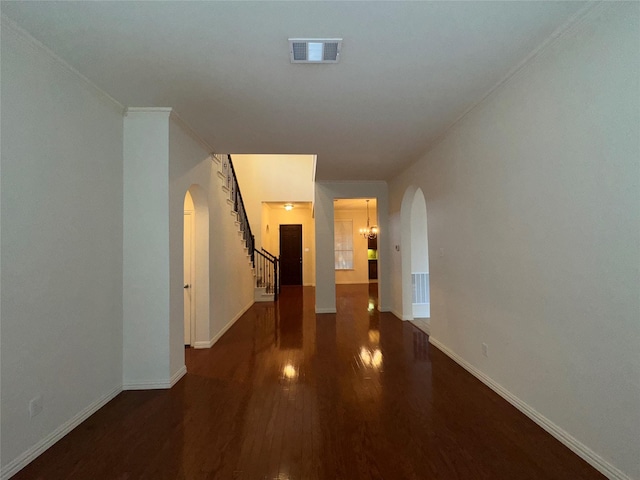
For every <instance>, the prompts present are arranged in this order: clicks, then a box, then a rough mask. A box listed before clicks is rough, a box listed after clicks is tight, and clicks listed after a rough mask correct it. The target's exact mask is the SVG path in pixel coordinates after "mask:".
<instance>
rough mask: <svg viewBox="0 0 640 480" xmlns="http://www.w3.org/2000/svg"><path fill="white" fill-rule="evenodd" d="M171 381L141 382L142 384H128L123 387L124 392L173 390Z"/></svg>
mask: <svg viewBox="0 0 640 480" xmlns="http://www.w3.org/2000/svg"><path fill="white" fill-rule="evenodd" d="M171 387H172V385H171V379H168V380H157V381H147V380H145V381H140V382H127V383H125V384H123V385H122V389H123V390H163V389H165V390H166V389H168V388H171Z"/></svg>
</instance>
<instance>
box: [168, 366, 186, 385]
mask: <svg viewBox="0 0 640 480" xmlns="http://www.w3.org/2000/svg"><path fill="white" fill-rule="evenodd" d="M186 374H187V366H186V365H182V366H181V367H180V368H179V369H178V371H177V372H176V373H174V374H173V375H171V380H170V381H169V383H170V384H171V386H172V387H173V386H174V385H175V384H176V383H178V381H179V380H180V379H181V378H182V377H184V376H185V375H186Z"/></svg>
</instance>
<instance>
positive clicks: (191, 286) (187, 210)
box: [183, 191, 196, 346]
mask: <svg viewBox="0 0 640 480" xmlns="http://www.w3.org/2000/svg"><path fill="white" fill-rule="evenodd" d="M194 217H195V206H194V205H193V198H192V197H191V194H190V193H189V192H188V191H187V193H186V194H185V196H184V231H183V248H184V255H183V260H184V261H183V268H184V270H183V271H184V282H183V283H184V286H183V290H184V344H185V345H188V346H193V343H194V338H193V337H194V334H195V330H196V329H195V320H196V315H195V313H196V312H195V281H194V277H195V275H194V274H195V252H194V250H195V245H194V243H195V221H194Z"/></svg>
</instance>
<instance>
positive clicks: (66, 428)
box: [0, 386, 122, 480]
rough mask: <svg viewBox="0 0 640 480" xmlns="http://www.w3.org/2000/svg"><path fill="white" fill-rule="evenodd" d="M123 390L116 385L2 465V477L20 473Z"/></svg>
mask: <svg viewBox="0 0 640 480" xmlns="http://www.w3.org/2000/svg"><path fill="white" fill-rule="evenodd" d="M121 391H122V388H121V387H119V386H118V387H116V388H114V389H113V390H111V391H110V392H109V393H107V394H105V395H103V396H102V397H100V398H99V399H98V400H96V401H95V402H93V403H92V404H90V405H88V406H87V407H85V408H84V409H82V410H81V411H80V412H78V413H77V414H76V415H74V416H73V417H71V418H70V419H69V420H67V421H66V422H65V423H63V424H62V425H60V426H59V427H58V428H56V429H55V430H54V431H53V432H51V433H50V434H49V435H47V436H46V437H44V438H43V439H42V440H40V441H39V442H38V443H36V444H35V445H34V446H32V447H31V448H29V449H28V450H27V451H25V452H24V453H22V454H21V455H19V456H18V457H16V458H15V459H13V460H12V461H10V462H9V463H7V464H6V465H5V466H4V467H2V471H1V472H0V479H2V480H6V479H8V478H11V477H12V476H13V475H15V474H16V473H18V472H19V471H20V470H22V469H23V468H24V467H26V466H27V465H28V464H29V463H31V462H32V461H33V460H35V459H36V457H38V456H39V455H40V454H42V453H43V452H44V451H45V450H47V449H48V448H49V447H51V446H52V445H53V444H54V443H56V442H57V441H58V440H60V439H61V438H62V437H64V436H65V435H66V434H67V433H69V432H70V431H71V430H73V429H74V428H76V427H77V426H78V425H80V424H81V423H82V422H84V421H85V420H86V419H87V418H89V417H90V416H91V415H93V414H94V413H96V412H97V411H98V410H100V409H101V408H102V407H104V406H105V405H106V404H107V403H108V402H109V401H111V400H113V398H115V397H116V395H118V394H119V393H120V392H121Z"/></svg>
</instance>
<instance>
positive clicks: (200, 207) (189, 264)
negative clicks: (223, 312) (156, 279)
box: [183, 185, 210, 348]
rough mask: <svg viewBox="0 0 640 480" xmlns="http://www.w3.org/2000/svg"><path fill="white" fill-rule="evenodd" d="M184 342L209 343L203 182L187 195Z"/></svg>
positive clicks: (206, 214)
mask: <svg viewBox="0 0 640 480" xmlns="http://www.w3.org/2000/svg"><path fill="white" fill-rule="evenodd" d="M183 227H184V228H183V273H184V278H183V285H184V289H183V290H184V344H185V346H191V347H195V348H205V347H208V346H209V295H210V293H209V283H210V280H209V206H208V203H207V198H206V195H205V192H204V191H203V189H202V188H201V187H200V186H199V185H191V186H190V187H189V189H188V190H187V192H186V193H185V196H184V223H183Z"/></svg>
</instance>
